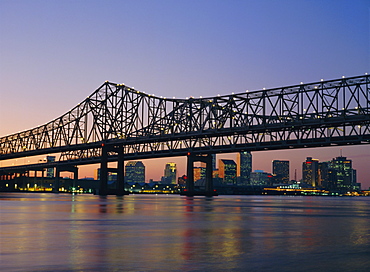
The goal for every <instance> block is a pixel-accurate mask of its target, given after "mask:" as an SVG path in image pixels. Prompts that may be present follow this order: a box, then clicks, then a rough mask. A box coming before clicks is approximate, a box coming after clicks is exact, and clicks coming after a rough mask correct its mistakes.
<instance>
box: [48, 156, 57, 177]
mask: <svg viewBox="0 0 370 272" xmlns="http://www.w3.org/2000/svg"><path fill="white" fill-rule="evenodd" d="M46 162H55V156H46ZM46 177H48V178H53V177H54V168H47V169H46Z"/></svg>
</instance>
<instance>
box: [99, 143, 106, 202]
mask: <svg viewBox="0 0 370 272" xmlns="http://www.w3.org/2000/svg"><path fill="white" fill-rule="evenodd" d="M101 152H102V154H101V161H100V183H99V195H101V196H105V195H107V194H108V148H107V146H106V145H105V144H103V145H102V149H101Z"/></svg>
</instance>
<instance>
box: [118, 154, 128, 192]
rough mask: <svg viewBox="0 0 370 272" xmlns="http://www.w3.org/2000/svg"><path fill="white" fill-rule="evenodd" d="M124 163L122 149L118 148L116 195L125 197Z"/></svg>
mask: <svg viewBox="0 0 370 272" xmlns="http://www.w3.org/2000/svg"><path fill="white" fill-rule="evenodd" d="M124 169H125V161H124V154H123V147H121V148H119V150H118V162H117V184H116V186H117V187H116V189H117V195H125V194H126V193H125V180H124V179H125V175H124Z"/></svg>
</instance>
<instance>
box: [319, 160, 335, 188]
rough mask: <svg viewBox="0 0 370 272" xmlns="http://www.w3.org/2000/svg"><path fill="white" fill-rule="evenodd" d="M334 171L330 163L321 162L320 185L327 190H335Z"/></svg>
mask: <svg viewBox="0 0 370 272" xmlns="http://www.w3.org/2000/svg"><path fill="white" fill-rule="evenodd" d="M332 173H333V171H332V169H331V168H330V165H329V162H319V171H318V174H319V178H318V183H319V184H320V186H322V187H323V188H325V189H329V190H330V189H334V188H335V186H334V183H333V175H332Z"/></svg>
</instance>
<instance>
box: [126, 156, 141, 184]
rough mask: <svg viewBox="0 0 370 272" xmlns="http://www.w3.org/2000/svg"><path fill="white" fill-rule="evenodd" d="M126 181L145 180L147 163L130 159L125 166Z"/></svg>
mask: <svg viewBox="0 0 370 272" xmlns="http://www.w3.org/2000/svg"><path fill="white" fill-rule="evenodd" d="M125 181H126V182H145V165H144V164H143V162H142V161H129V162H128V163H127V164H126V166H125Z"/></svg>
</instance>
